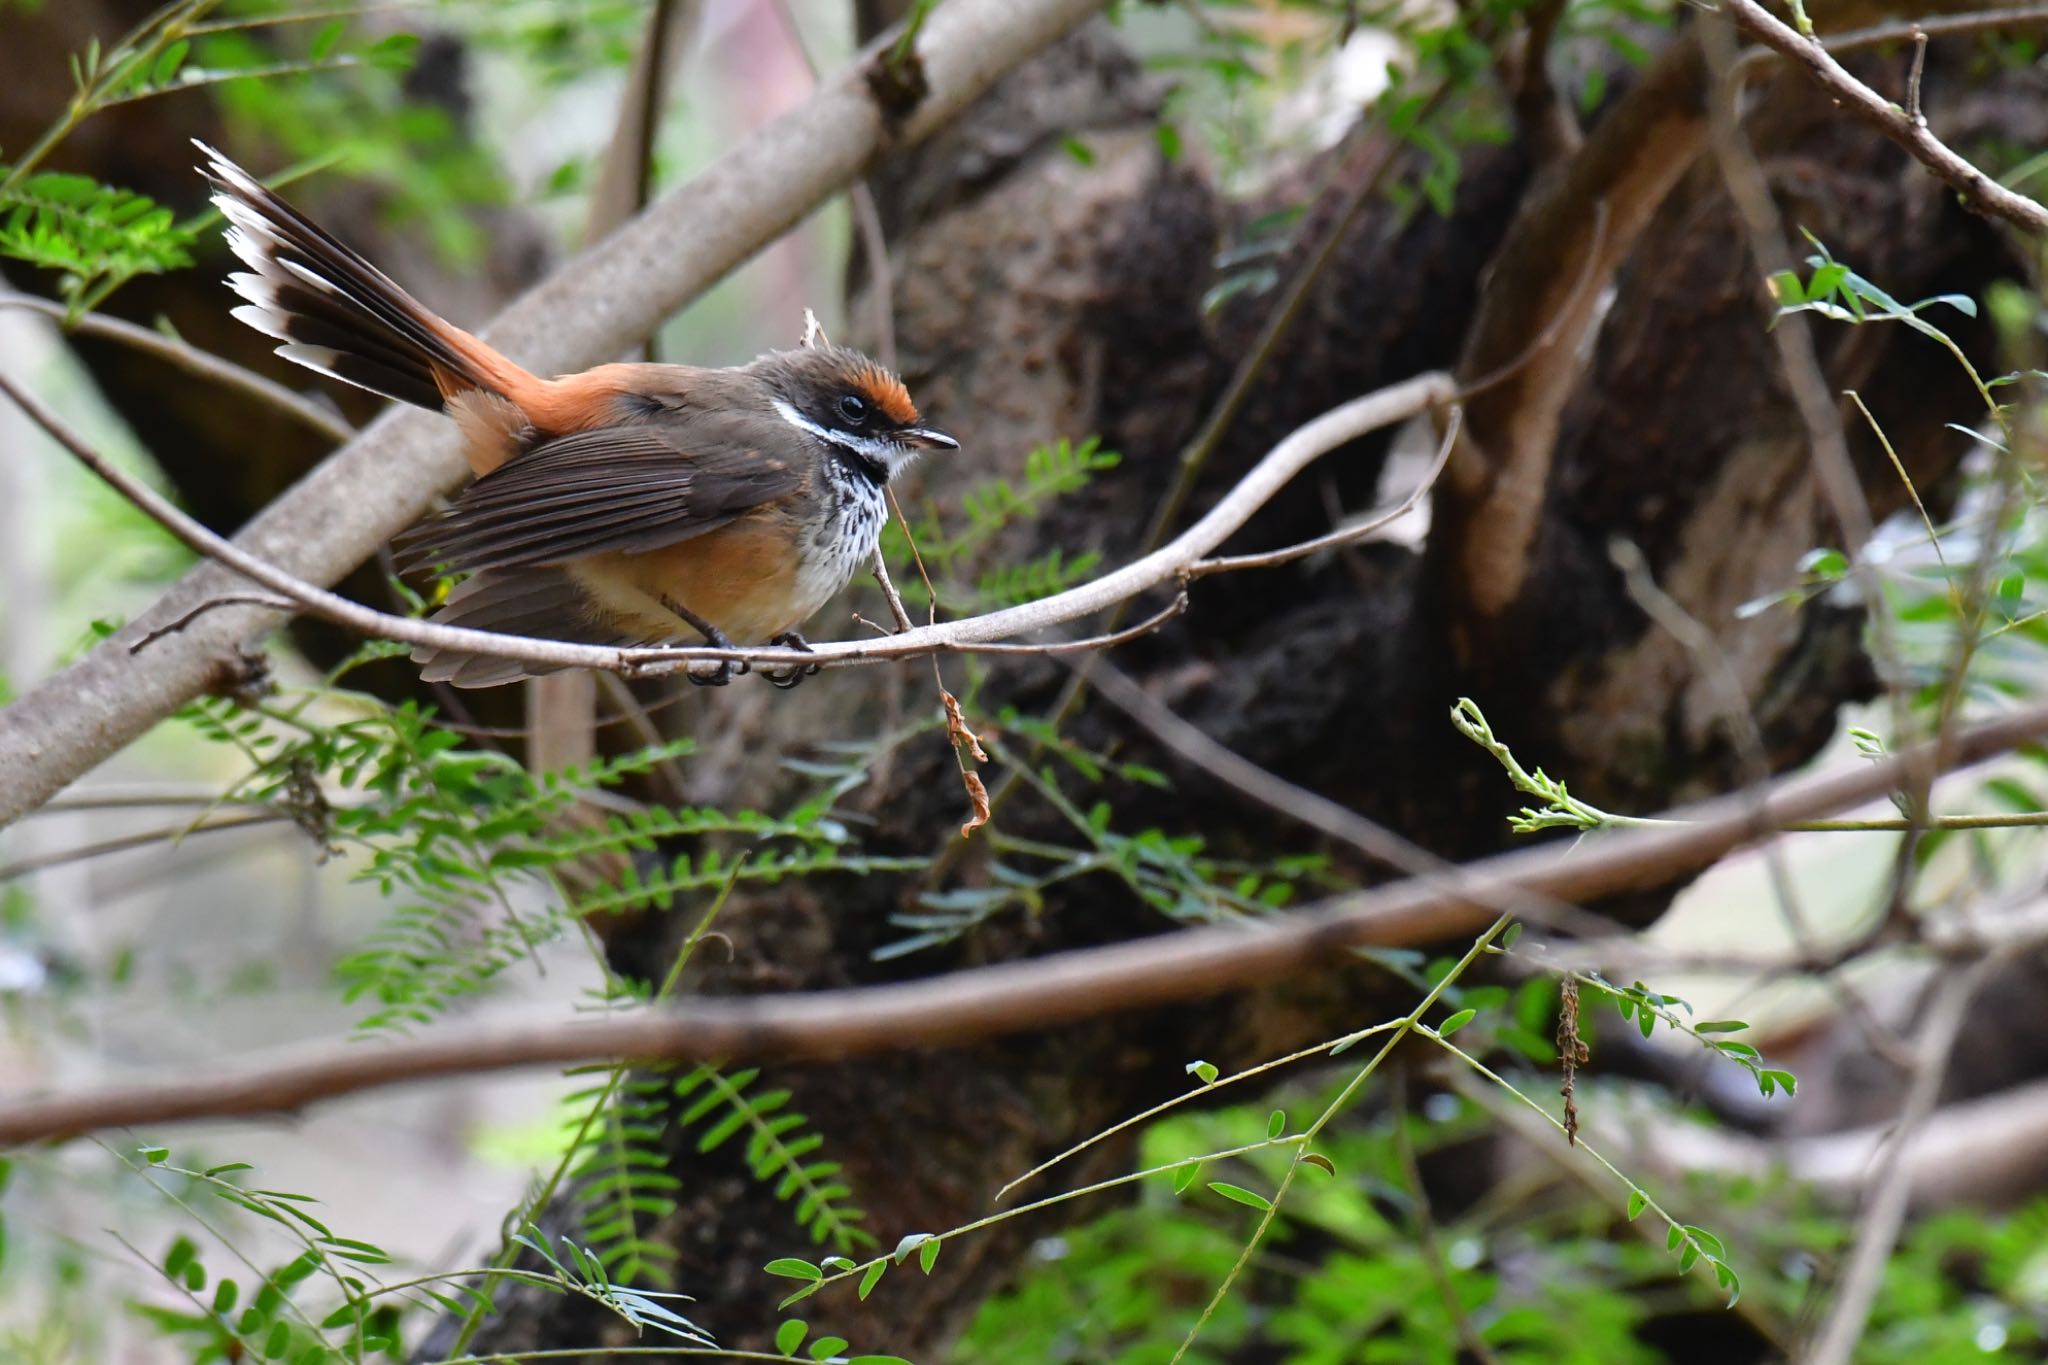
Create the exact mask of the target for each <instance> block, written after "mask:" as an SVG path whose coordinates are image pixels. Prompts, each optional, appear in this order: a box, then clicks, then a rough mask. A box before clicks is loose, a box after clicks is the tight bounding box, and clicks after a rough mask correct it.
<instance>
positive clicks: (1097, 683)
mask: <svg viewBox="0 0 2048 1365" xmlns="http://www.w3.org/2000/svg"><path fill="white" fill-rule="evenodd" d="M1079 667H1080V669H1081V670H1082V671H1083V672H1085V673H1086V674H1087V676H1088V680H1089V683H1090V684H1091V685H1092V686H1093V687H1094V688H1095V691H1096V692H1097V694H1098V695H1100V696H1101V697H1102V699H1103V700H1104V701H1106V702H1108V703H1109V704H1110V705H1112V706H1114V707H1115V708H1116V709H1117V710H1119V711H1121V712H1123V713H1124V714H1125V715H1126V716H1129V717H1130V718H1131V719H1132V720H1134V721H1136V722H1137V723H1138V724H1139V726H1141V727H1142V728H1143V729H1144V730H1145V731H1146V732H1147V733H1148V734H1150V735H1151V736H1152V737H1153V738H1154V739H1156V740H1158V741H1159V742H1160V743H1161V744H1163V745H1165V746H1166V748H1167V749H1168V750H1170V751H1171V752H1173V753H1174V754H1175V755H1177V756H1178V757H1179V758H1180V759H1181V760H1182V761H1184V762H1186V763H1188V764H1190V765H1191V766H1193V767H1196V768H1199V769H1200V770H1201V771H1203V772H1204V773H1207V774H1208V775H1209V776H1210V777H1212V778H1214V779H1216V780H1217V781H1218V782H1221V783H1223V784H1224V785H1225V786H1227V787H1230V788H1231V789H1233V790H1235V791H1237V792H1239V793H1242V794H1243V795H1245V796H1248V797H1250V798H1251V799H1252V800H1254V801H1256V802H1258V803H1259V804H1260V805H1262V806H1264V807H1266V808H1267V809H1268V810H1272V811H1276V812H1278V813H1279V814H1280V815H1282V816H1284V817H1286V818H1287V819H1289V820H1293V821H1294V822H1296V823H1297V824H1302V825H1306V826H1307V827H1308V828H1310V829H1313V830H1315V831H1317V832H1318V833H1321V834H1325V835H1328V836H1329V837H1330V838H1332V839H1335V840H1336V841H1337V842H1339V843H1342V844H1346V845H1349V846H1350V847H1351V848H1353V849H1355V850H1357V851H1358V852H1359V853H1361V854H1363V855H1364V856H1365V857H1367V858H1369V859H1371V860H1372V861H1373V862H1376V863H1380V864H1382V865H1384V866H1387V867H1390V868H1392V869H1394V870H1395V871H1397V872H1400V873H1403V874H1405V875H1407V876H1410V877H1416V878H1420V879H1423V880H1427V881H1435V882H1437V883H1439V884H1440V885H1443V886H1444V887H1446V888H1447V889H1453V890H1455V889H1458V888H1460V887H1461V886H1462V885H1463V884H1464V882H1465V876H1464V872H1463V869H1461V868H1459V867H1458V865H1457V864H1455V863H1451V862H1447V861H1445V860H1444V859H1442V858H1440V857H1438V856H1437V855H1436V854H1434V853H1431V852H1430V851H1429V850H1428V849H1426V848H1423V847H1422V846H1421V845H1419V844H1415V843H1411V842H1410V841H1409V840H1407V839H1404V838H1402V837H1401V836H1400V835H1398V834H1396V833H1394V832H1393V831H1392V830H1390V829H1387V828H1386V827H1384V826H1382V825H1379V824H1376V823H1374V822H1373V821H1371V820H1368V819H1366V818H1365V817H1364V816H1362V815H1360V814H1358V813H1357V812H1356V811H1352V810H1348V809H1346V808H1345V807H1343V806H1340V805H1338V804H1337V803H1336V802H1335V801H1332V800H1330V798H1328V797H1327V796H1323V795H1321V794H1319V793H1316V792H1312V791H1309V790H1308V789H1307V788H1305V787H1301V786H1297V785H1296V784H1295V783H1292V782H1289V781H1288V780H1287V779H1286V778H1284V777H1281V776H1280V775H1279V774H1277V773H1273V772H1269V771H1267V770H1266V769H1264V768H1262V767H1260V766H1259V765H1258V764H1256V763H1254V762H1252V761H1251V760H1250V759H1248V758H1246V757H1244V756H1243V755H1242V754H1239V753H1237V752H1236V751H1235V750H1232V749H1230V748H1228V747H1227V746H1225V745H1223V744H1219V743H1218V742H1216V741H1215V740H1213V739H1211V738H1210V737H1209V736H1208V735H1207V734H1205V733H1203V732H1202V731H1201V730H1200V729H1199V728H1198V727H1196V726H1195V725H1194V724H1193V723H1191V722H1190V721H1188V720H1186V719H1185V718H1184V717H1182V716H1180V715H1178V714H1177V713H1175V712H1174V711H1173V710H1172V709H1171V708H1170V707H1168V706H1167V705H1166V704H1165V703H1164V702H1161V701H1159V700H1157V699H1156V698H1154V697H1153V696H1152V695H1151V694H1150V693H1149V692H1147V691H1145V689H1144V688H1142V687H1140V686H1138V684H1137V683H1135V682H1133V681H1132V680H1131V678H1130V677H1129V676H1128V675H1127V674H1125V673H1124V672H1123V671H1122V670H1120V669H1118V668H1116V667H1115V666H1114V665H1112V664H1110V663H1109V662H1108V661H1107V660H1105V659H1100V658H1094V659H1089V660H1087V661H1085V662H1084V663H1082V664H1080V665H1079ZM1483 903H1484V904H1486V905H1487V907H1488V908H1490V909H1492V910H1496V911H1499V912H1500V913H1502V914H1522V913H1524V912H1528V913H1529V914H1531V916H1532V917H1533V918H1537V919H1540V920H1542V921H1543V922H1545V923H1548V924H1557V925H1565V926H1568V927H1570V928H1571V929H1573V930H1574V931H1575V932H1577V933H1578V934H1580V935H1581V936H1583V937H1592V936H1596V935H1598V936H1604V935H1606V934H1607V933H1609V932H1611V930H1608V929H1603V928H1602V927H1600V926H1601V923H1602V921H1601V920H1600V919H1599V917H1598V916H1594V915H1588V914H1586V912H1584V911H1582V910H1579V909H1577V908H1576V907H1573V906H1570V905H1566V904H1564V903H1563V902H1560V901H1554V900H1553V901H1540V902H1538V903H1536V904H1533V905H1530V904H1526V903H1520V902H1516V901H1492V900H1488V901H1485V902H1483Z"/></svg>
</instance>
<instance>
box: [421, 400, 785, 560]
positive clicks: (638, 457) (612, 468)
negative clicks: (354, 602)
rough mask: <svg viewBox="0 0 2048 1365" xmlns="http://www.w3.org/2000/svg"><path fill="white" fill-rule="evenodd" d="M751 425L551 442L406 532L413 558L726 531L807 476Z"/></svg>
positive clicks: (602, 548) (503, 553)
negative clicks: (772, 450)
mask: <svg viewBox="0 0 2048 1365" xmlns="http://www.w3.org/2000/svg"><path fill="white" fill-rule="evenodd" d="M749 425H750V424H743V423H740V424H736V423H727V422H717V421H704V420H702V419H699V420H697V421H685V422H666V423H662V424H660V425H636V426H619V427H604V428H600V429H598V430H596V431H579V432H576V433H574V434H572V435H568V436H562V437H557V438H556V439H554V440H552V441H546V442H543V443H542V444H540V445H537V446H535V447H533V448H532V449H531V450H527V451H524V452H522V453H521V454H519V455H517V456H515V457H514V458H513V459H511V460H510V461H508V462H507V463H505V464H504V465H503V466H501V467H499V468H498V469H494V470H492V471H491V472H490V473H489V474H486V475H484V476H483V477H482V478H480V479H478V480H477V481H476V482H475V483H472V484H471V485H469V487H467V488H465V489H464V490H463V491H462V493H461V494H460V496H458V497H457V498H456V499H455V502H454V504H453V505H452V506H450V507H449V508H448V510H447V511H445V512H443V513H441V514H440V515H439V516H436V517H433V518H431V519H429V520H427V521H424V522H422V523H421V524H420V525H418V526H416V527H414V528H413V529H412V530H410V531H408V532H406V533H405V535H403V536H401V537H400V538H399V541H398V546H399V551H400V556H401V559H402V561H403V562H405V563H406V564H408V565H418V564H448V565H451V566H453V567H454V568H457V569H462V570H467V571H469V572H472V573H474V572H480V571H482V570H486V569H507V568H525V567H528V566H533V565H544V564H561V563H566V562H567V561H569V560H572V559H581V558H584V557H585V556H588V555H600V554H614V553H628V554H631V553H638V552H643V551H647V550H655V549H659V548H661V547H662V546H664V545H673V544H675V543H676V542H677V541H682V540H688V539H690V538H691V537H692V536H700V535H703V534H704V533H705V532H707V531H714V530H717V529H718V528H719V527H721V526H724V525H726V524H727V523H728V522H730V521H732V520H733V519H734V518H735V517H738V516H740V515H741V514H742V513H744V512H746V511H748V510H749V509H751V508H755V507H759V506H760V505H761V504H763V503H767V502H773V501H774V500H776V499H777V498H782V497H787V496H788V495H790V494H792V493H795V492H798V491H800V490H801V489H802V487H803V484H804V473H803V470H802V469H801V468H800V467H799V465H798V463H797V462H796V461H795V460H794V459H792V458H791V457H789V456H787V455H773V454H769V453H768V452H767V451H766V450H764V449H763V446H764V445H765V444H766V442H765V441H763V440H761V439H751V440H750V439H747V438H748V437H755V438H760V437H763V436H767V435H769V434H770V433H768V432H766V431H761V430H750V429H749ZM700 428H701V429H700ZM728 428H729V429H728Z"/></svg>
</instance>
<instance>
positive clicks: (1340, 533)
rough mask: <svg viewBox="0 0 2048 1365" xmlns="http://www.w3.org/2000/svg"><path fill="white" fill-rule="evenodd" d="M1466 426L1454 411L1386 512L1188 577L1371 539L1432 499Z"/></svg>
mask: <svg viewBox="0 0 2048 1365" xmlns="http://www.w3.org/2000/svg"><path fill="white" fill-rule="evenodd" d="M1464 423H1465V410H1464V409H1463V408H1452V409H1451V417H1450V420H1449V421H1448V422H1446V423H1445V424H1444V434H1443V439H1442V440H1440V441H1439V442H1437V448H1436V458H1434V459H1433V460H1431V461H1430V462H1429V468H1428V469H1427V470H1425V471H1423V475H1422V477H1421V478H1420V479H1418V480H1417V481H1416V484H1415V487H1413V488H1411V489H1409V490H1408V495H1407V496H1406V497H1404V498H1402V499H1401V501H1399V502H1397V503H1395V504H1394V505H1393V506H1392V507H1390V508H1388V509H1387V510H1386V511H1384V512H1381V513H1379V514H1378V515H1377V516H1374V517H1371V518H1369V519H1368V520H1366V521H1362V522H1360V523H1358V524H1357V525H1355V526H1345V527H1341V528H1339V529H1338V530H1335V531H1331V532H1329V533H1328V534H1326V535H1320V536H1316V537H1315V538H1314V539H1312V540H1304V541H1300V542H1299V543H1297V544H1294V545H1285V546H1282V547H1281V548H1280V549H1277V550H1265V551H1261V552H1260V553H1258V554H1246V555H1219V556H1218V557H1216V558H1215V559H1203V560H1198V561H1197V562H1195V563H1193V564H1191V565H1189V566H1188V570H1187V577H1189V578H1206V577H1207V576H1208V575H1210V574H1212V573H1235V572H1237V571H1238V570H1240V569H1270V568H1273V567H1275V566H1276V565H1280V564H1291V563H1293V562H1294V561H1295V560H1297V559H1304V558H1306V557H1308V556H1309V555H1312V554H1318V553H1320V552H1321V551H1324V550H1336V549H1341V548H1343V547H1344V546H1346V545H1351V544H1355V543H1357V542H1358V541H1361V540H1367V539H1370V538H1371V537H1372V536H1374V535H1376V534H1378V533H1379V532H1380V531H1382V530H1384V529H1385V528H1386V527H1388V526H1391V525H1392V524H1393V523H1395V522H1397V521H1399V520H1400V519H1401V518H1402V517H1405V516H1407V515H1408V514H1409V513H1410V512H1412V511H1414V510H1415V509H1416V507H1418V506H1419V505H1420V504H1421V502H1422V500H1423V499H1424V498H1426V497H1428V496H1429V492H1430V490H1431V489H1432V488H1435V487H1436V481H1437V479H1438V478H1439V477H1441V476H1442V474H1443V472H1444V465H1445V464H1446V463H1447V462H1448V461H1449V460H1450V458H1451V451H1452V450H1454V449H1455V448H1456V447H1457V444H1458V433H1459V432H1460V431H1461V430H1463V428H1464Z"/></svg>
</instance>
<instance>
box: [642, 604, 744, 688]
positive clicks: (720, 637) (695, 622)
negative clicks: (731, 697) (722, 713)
mask: <svg viewBox="0 0 2048 1365" xmlns="http://www.w3.org/2000/svg"><path fill="white" fill-rule="evenodd" d="M661 604H662V605H663V606H664V607H667V608H668V609H669V610H670V611H672V612H674V613H675V614H676V616H677V617H678V618H680V619H681V620H682V621H683V622H684V623H685V624H687V625H688V626H689V627H690V629H692V630H694V631H696V632H697V633H698V634H699V635H701V636H703V637H704V643H706V644H708V645H710V646H711V647H712V648H713V649H731V648H733V643H732V640H731V638H730V637H729V636H727V635H726V633H725V632H724V631H722V630H720V629H719V628H718V627H717V626H714V625H712V624H711V623H710V622H709V621H707V620H705V619H704V618H703V617H701V616H699V615H698V614H697V613H696V612H694V611H691V610H690V609H689V608H688V607H686V606H684V605H683V604H682V603H680V602H678V601H676V600H675V599H674V598H673V597H664V598H662V599H661ZM751 671H752V668H751V665H749V664H748V663H747V661H746V660H745V659H720V660H719V661H718V667H717V668H716V669H715V670H713V671H712V672H710V673H698V672H694V671H693V670H691V669H688V668H685V669H684V670H683V676H684V677H686V678H688V679H689V680H690V681H691V682H693V683H695V684H696V685H697V686H699V687H723V686H725V685H726V684H727V683H729V682H731V681H732V680H733V679H734V678H737V677H738V676H739V675H740V674H742V673H747V672H751Z"/></svg>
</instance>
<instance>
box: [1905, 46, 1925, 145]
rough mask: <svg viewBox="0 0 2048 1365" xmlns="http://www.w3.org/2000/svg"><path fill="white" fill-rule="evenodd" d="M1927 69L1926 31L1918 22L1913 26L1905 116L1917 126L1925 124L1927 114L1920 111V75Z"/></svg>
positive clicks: (1922, 126) (1923, 126)
mask: <svg viewBox="0 0 2048 1365" xmlns="http://www.w3.org/2000/svg"><path fill="white" fill-rule="evenodd" d="M1926 69H1927V31H1926V30H1925V29H1923V28H1921V27H1920V26H1919V25H1918V24H1915V25H1914V26H1913V70H1912V72H1911V74H1909V75H1908V76H1907V77H1906V117H1907V118H1909V119H1911V120H1913V122H1914V124H1915V125H1916V126H1918V127H1921V128H1925V127H1926V126H1927V116H1926V115H1925V114H1923V113H1921V112H1920V77H1921V74H1922V73H1923V72H1924V71H1925V70H1926Z"/></svg>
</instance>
